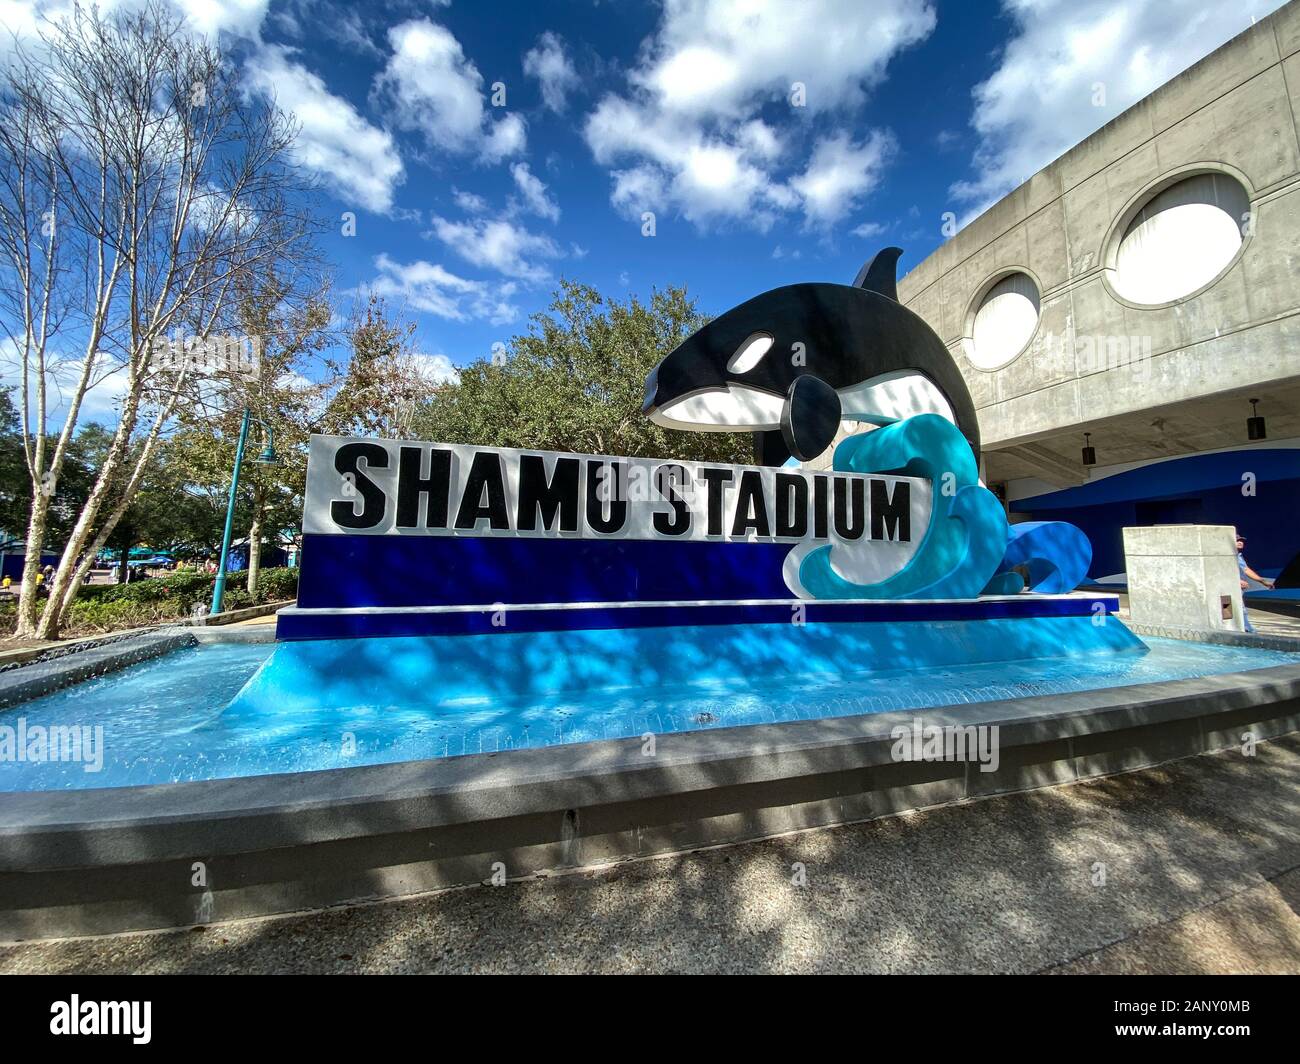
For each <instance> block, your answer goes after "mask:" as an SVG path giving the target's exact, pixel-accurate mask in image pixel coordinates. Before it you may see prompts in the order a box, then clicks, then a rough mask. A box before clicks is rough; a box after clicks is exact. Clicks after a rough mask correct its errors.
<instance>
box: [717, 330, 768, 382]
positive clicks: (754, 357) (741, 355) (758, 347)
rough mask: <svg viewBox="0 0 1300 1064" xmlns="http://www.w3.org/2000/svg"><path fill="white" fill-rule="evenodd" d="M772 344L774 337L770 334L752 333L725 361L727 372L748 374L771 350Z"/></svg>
mask: <svg viewBox="0 0 1300 1064" xmlns="http://www.w3.org/2000/svg"><path fill="white" fill-rule="evenodd" d="M773 342H774V337H773V336H772V335H771V334H770V333H761V332H757V333H753V334H752V335H751V336H749V337H748V338H747V339H746V340H745V342H744V343H742V344H741V345H740V346H739V347H738V348H736V353H735V354H734V355H732V356H731V357H730V358H729V359H727V372H728V373H748V372H749V371H750V370H751V369H753V368H754V367H755V366H757V365H758V364H759V363H760V362H762V361H763V356H764V355H766V354H767V353H768V351H770V350H771V348H772V344H773Z"/></svg>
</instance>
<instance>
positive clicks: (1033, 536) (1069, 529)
mask: <svg viewBox="0 0 1300 1064" xmlns="http://www.w3.org/2000/svg"><path fill="white" fill-rule="evenodd" d="M1091 564H1092V543H1090V542H1089V540H1088V537H1087V536H1085V535H1084V534H1083V532H1082V531H1080V530H1079V529H1078V528H1075V526H1074V525H1072V524H1069V523H1068V522H1066V521H1025V522H1024V523H1022V524H1018V525H1011V526H1010V527H1009V528H1008V531H1007V548H1006V551H1005V552H1004V554H1003V556H1002V562H1001V564H1000V565H999V566H998V571H997V574H996V575H995V576H994V577H993V580H992V581H990V583H989V586H988V587H986V588H985V591H984V593H985V594H988V595H997V594H1013V593H1014V591H1007V590H1001V589H1002V588H1005V587H1007V586H1009V581H1008V580H1007V578H1008V577H1015V578H1016V582H1017V583H1021V582H1023V581H1022V580H1021V577H1020V574H1019V573H1014V572H1012V571H1011V570H1013V569H1015V568H1016V567H1017V566H1019V567H1021V568H1023V569H1025V570H1026V571H1027V572H1028V573H1029V580H1028V582H1027V583H1028V586H1029V588H1030V590H1032V591H1037V592H1039V593H1040V594H1044V595H1064V594H1066V593H1067V592H1070V591H1073V590H1074V589H1075V588H1076V587H1078V586H1079V582H1080V581H1081V580H1082V579H1083V578H1084V577H1085V576H1087V575H1088V566H1090V565H1091ZM1015 590H1016V591H1018V590H1019V588H1018V587H1017V588H1015Z"/></svg>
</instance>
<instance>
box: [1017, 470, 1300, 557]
mask: <svg viewBox="0 0 1300 1064" xmlns="http://www.w3.org/2000/svg"><path fill="white" fill-rule="evenodd" d="M1246 474H1250V475H1252V476H1253V478H1254V494H1253V495H1249V494H1244V493H1243V490H1242V489H1243V485H1244V483H1245V481H1244V480H1243V477H1244V476H1245V475H1246ZM1011 510H1012V511H1013V512H1015V513H1019V514H1025V515H1028V516H1030V517H1032V518H1033V519H1035V520H1051V521H1069V522H1070V523H1071V524H1074V525H1077V526H1078V527H1079V528H1080V529H1082V530H1083V532H1084V534H1085V535H1087V536H1088V538H1089V539H1090V540H1092V566H1091V568H1090V569H1089V570H1088V575H1089V576H1091V577H1094V578H1095V577H1098V576H1105V575H1107V574H1109V573H1118V572H1122V571H1123V570H1124V544H1123V529H1124V527H1125V526H1126V525H1139V526H1142V525H1168V524H1178V525H1183V524H1206V525H1233V526H1235V527H1236V528H1237V530H1238V531H1239V532H1240V533H1241V534H1242V535H1244V536H1246V558H1247V560H1248V561H1249V562H1250V564H1251V567H1252V568H1254V569H1256V570H1257V571H1259V572H1261V573H1263V574H1264V575H1266V576H1268V575H1272V574H1273V573H1275V572H1277V571H1278V570H1280V569H1281V568H1282V567H1283V566H1285V565H1286V564H1287V562H1289V561H1290V560H1291V559H1292V558H1293V557H1295V555H1296V554H1297V553H1300V450H1294V449H1282V448H1275V449H1262V450H1249V451H1230V452H1225V453H1220V454H1205V455H1190V456H1188V457H1186V458H1175V459H1172V460H1170V461H1167V462H1156V463H1153V464H1151V465H1147V466H1143V467H1141V468H1140V469H1132V470H1129V471H1128V472H1126V473H1117V474H1115V475H1114V476H1110V477H1106V478H1104V479H1102V480H1098V481H1094V482H1092V483H1090V484H1082V485H1080V486H1079V487H1076V488H1066V489H1064V490H1062V491H1055V492H1050V493H1048V494H1046V495H1036V496H1034V497H1032V498H1029V499H1021V500H1019V501H1017V502H1014V503H1012V504H1011Z"/></svg>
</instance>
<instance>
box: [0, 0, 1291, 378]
mask: <svg viewBox="0 0 1300 1064" xmlns="http://www.w3.org/2000/svg"><path fill="white" fill-rule="evenodd" d="M131 2H132V0H118V3H131ZM174 3H175V6H176V7H177V8H178V9H180V10H182V11H183V12H185V13H186V14H187V17H188V18H189V19H190V22H191V25H192V26H193V27H194V29H195V31H196V32H203V33H215V34H220V35H223V37H224V38H225V39H226V41H227V42H228V43H229V44H230V46H231V48H232V50H233V54H235V55H237V56H238V57H239V59H240V61H241V63H242V70H243V75H244V77H245V79H246V82H247V86H248V91H249V92H250V93H254V94H261V95H263V96H266V97H274V98H275V99H276V100H277V101H278V102H279V103H280V105H281V106H283V107H285V108H286V109H289V110H292V111H294V112H295V113H296V115H297V117H298V119H299V121H300V122H301V124H302V131H301V134H300V139H299V145H298V153H299V161H300V162H301V164H302V165H303V166H304V167H305V168H307V169H308V170H310V171H312V172H313V173H314V174H315V175H316V176H317V177H318V178H319V180H320V182H321V185H322V194H321V197H320V201H319V209H320V211H321V212H322V214H324V215H325V216H327V217H332V218H333V219H334V220H335V225H334V227H333V229H332V232H331V233H330V234H327V235H326V237H325V238H324V241H323V244H324V249H325V251H326V253H327V255H328V256H329V258H330V259H331V260H332V262H333V263H334V266H335V269H336V276H337V290H338V295H339V302H340V304H341V306H343V307H344V308H346V306H347V305H349V303H350V302H351V299H352V298H353V297H354V295H355V294H356V293H362V292H365V291H367V290H375V291H379V292H381V293H383V294H385V295H386V296H387V297H388V299H389V300H390V302H391V303H392V304H393V305H394V306H395V307H397V308H400V309H404V310H405V311H406V312H407V313H409V314H410V315H411V316H413V317H415V318H416V320H417V321H418V323H419V331H418V342H419V347H420V349H421V351H422V352H424V353H426V354H428V355H429V356H435V362H436V364H438V365H440V366H442V367H444V368H449V367H450V366H451V365H459V364H464V363H465V362H468V361H470V360H472V359H474V358H477V357H481V356H484V355H487V354H489V352H490V351H491V348H492V345H493V343H495V342H497V341H505V340H508V339H509V337H510V336H511V335H513V334H515V333H517V332H520V331H522V330H523V329H524V328H525V326H526V320H527V317H528V315H529V314H531V313H533V312H535V311H537V310H540V309H542V308H543V307H545V305H546V304H547V302H548V301H549V298H550V293H551V291H552V289H553V287H554V285H555V282H556V280H557V279H558V278H559V277H561V276H567V277H572V278H574V279H577V280H581V281H584V282H587V283H590V284H591V285H593V286H595V287H596V288H597V289H598V290H600V291H601V292H604V293H607V294H610V295H613V296H618V297H620V298H621V297H622V296H624V295H625V294H627V293H628V292H635V293H638V294H641V295H648V293H649V292H650V290H651V289H652V288H653V287H655V286H664V285H669V284H684V285H686V286H687V287H688V289H689V291H690V292H691V293H692V294H693V295H694V296H696V297H697V298H698V300H699V303H700V306H701V308H702V309H703V310H705V311H706V312H709V313H720V312H721V311H724V310H726V309H727V308H729V307H730V306H732V305H734V304H735V303H737V302H740V301H741V300H743V299H746V298H748V297H750V296H752V295H755V294H757V293H758V292H760V291H763V290H765V289H768V288H772V287H775V286H777V285H781V284H786V283H791V282H795V281H803V280H834V281H843V282H848V281H850V280H851V279H852V277H853V274H854V273H855V271H856V270H857V268H858V267H859V266H860V265H861V263H862V262H863V261H864V260H865V259H867V258H869V257H870V255H871V254H873V253H874V251H875V250H876V249H878V248H879V247H881V246H884V245H886V244H897V245H899V246H901V247H903V248H904V249H905V256H904V259H903V264H902V269H903V270H907V269H910V268H911V267H912V266H914V265H915V264H916V263H917V262H919V261H920V260H921V259H922V258H924V257H925V256H926V255H928V254H929V253H930V252H931V251H933V250H934V248H935V247H936V246H938V244H939V243H940V242H941V241H942V240H943V239H944V233H943V229H942V226H943V219H944V215H945V213H946V212H951V214H952V215H954V216H956V217H957V218H958V219H959V220H960V221H963V222H964V221H966V220H968V219H969V218H970V217H973V216H974V215H975V214H977V213H978V212H979V211H980V210H982V209H983V208H984V207H986V206H987V205H988V204H989V203H991V202H993V201H995V200H996V199H997V198H999V197H1000V196H1001V195H1003V194H1004V193H1006V192H1007V191H1009V190H1010V189H1011V188H1014V187H1015V185H1016V184H1018V183H1019V182H1020V181H1021V180H1023V179H1024V178H1025V177H1028V176H1029V175H1030V174H1032V173H1033V172H1034V171H1035V170H1037V169H1039V168H1041V167H1042V166H1043V165H1045V164H1046V163H1048V162H1049V161H1051V159H1052V158H1054V157H1055V156H1056V155H1058V154H1060V152H1061V151H1063V150H1065V149H1066V148H1068V147H1070V146H1071V145H1072V144H1074V143H1075V142H1077V141H1078V140H1079V139H1081V138H1082V137H1084V136H1086V135H1087V134H1088V133H1090V132H1092V131H1093V130H1095V129H1096V128H1098V127H1099V126H1101V125H1102V124H1104V123H1105V122H1106V121H1108V120H1109V119H1111V118H1113V117H1114V116H1115V115H1116V114H1118V113H1119V112H1120V111H1122V110H1123V109H1124V108H1125V107H1127V106H1129V105H1130V104H1132V103H1133V102H1135V101H1136V100H1137V99H1140V98H1141V97H1142V96H1143V95H1145V94H1146V93H1148V92H1150V91H1151V90H1152V89H1153V88H1155V87H1156V86H1157V85H1159V84H1161V83H1163V82H1164V81H1166V80H1168V79H1169V78H1170V77H1172V76H1173V75H1174V74H1176V73H1177V72H1178V71H1180V70H1182V69H1184V68H1185V67H1187V66H1189V65H1190V64H1191V63H1193V62H1195V61H1196V60H1197V59H1199V58H1200V57H1202V56H1203V55H1205V54H1207V53H1208V52H1209V51H1211V50H1213V49H1214V48H1215V47H1217V46H1218V45H1220V44H1222V43H1223V42H1224V41H1226V40H1227V39H1229V38H1230V37H1231V36H1233V35H1234V34H1236V33H1238V32H1240V31H1241V30H1242V29H1244V28H1246V27H1247V26H1249V25H1250V23H1251V21H1252V18H1256V17H1259V16H1262V15H1264V14H1267V13H1268V12H1269V11H1270V10H1273V9H1274V8H1276V7H1277V6H1279V4H1278V3H1277V2H1276V0H1234V3H1232V4H1222V3H1217V2H1215V3H1211V2H1209V0H1003V2H1002V3H998V2H995V0H799V2H797V3H796V2H793V0H771V2H763V0H718V2H704V0H668V2H665V3H646V2H641V0H599V2H597V0H570V2H563V0H562V2H553V3H546V4H541V3H535V2H513V0H494V2H492V3H486V2H483V0H479V2H473V3H471V2H468V0H454V2H450V3H447V2H441V0H396V2H393V3H387V4H383V5H380V4H369V3H367V4H345V3H340V2H337V0H174ZM61 6H65V4H64V3H63V2H62V0H60V2H58V3H54V4H49V3H45V4H32V3H27V2H23V0H0V19H3V20H4V21H5V22H6V24H7V25H8V26H9V27H10V28H13V29H16V30H17V31H18V32H20V33H21V32H22V31H23V27H24V25H26V24H27V23H28V22H29V20H30V19H31V17H32V15H33V11H34V10H35V9H38V8H43V9H45V10H47V11H48V10H57V9H58V8H59V7H61ZM112 6H117V5H116V4H111V3H110V4H104V3H101V7H112ZM497 84H499V85H500V86H503V87H504V94H505V105H504V106H500V107H498V106H494V105H493V99H492V96H493V91H494V89H493V87H494V85H497ZM800 86H802V91H801V92H800ZM1099 89H1100V91H1099ZM498 95H499V94H498ZM345 212H350V214H351V215H353V216H355V235H353V236H344V235H343V233H342V228H343V225H344V215H345ZM645 212H653V214H654V230H655V232H654V235H653V236H644V235H642V230H643V220H642V219H643V215H644V214H645ZM436 356H445V357H446V360H447V362H445V363H444V362H443V360H442V359H437V358H436Z"/></svg>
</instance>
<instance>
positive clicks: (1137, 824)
mask: <svg viewBox="0 0 1300 1064" xmlns="http://www.w3.org/2000/svg"><path fill="white" fill-rule="evenodd" d="M1298 867H1300V736H1297V735H1291V736H1288V737H1286V738H1284V739H1281V740H1279V741H1276V742H1272V743H1265V744H1261V745H1260V746H1259V747H1258V749H1257V756H1255V757H1253V758H1248V757H1245V756H1243V755H1242V754H1241V753H1239V752H1237V751H1229V752H1226V753H1221V754H1212V755H1205V756H1202V757H1198V758H1193V759H1189V760H1185V761H1180V762H1175V763H1172V764H1170V765H1165V766H1162V767H1159V768H1155V769H1150V770H1147V771H1144V772H1138V773H1132V774H1129V775H1125V776H1117V777H1111V778H1109V779H1102V780H1095V781H1092V782H1088V783H1082V784H1076V785H1073V786H1068V787H1060V788H1056V789H1053V790H1047V791H1038V792H1033V793H1029V794H1019V795H1011V796H1006V797H999V798H993V799H988V800H984V801H978V802H971V803H965V804H962V805H957V806H948V807H944V808H941V809H934V810H930V811H927V812H921V813H911V814H906V815H904V816H899V817H895V818H892V819H887V820H880V821H875V822H872V823H868V824H860V825H855V826H850V827H845V828H838V829H832V830H827V831H820V832H813V833H808V834H803V835H796V836H789V837H785V838H779V839H772V840H768V841H765V842H760V843H753V844H749V845H744V846H736V847H731V848H726V849H719V850H711V851H703V852H696V853H691V854H685V855H681V856H676V857H671V858H663V859H659V860H652V861H645V862H640V863H635V864H628V865H623V866H621V867H618V868H615V869H610V870H606V871H601V872H588V873H581V874H576V875H571V876H562V877H553V878H550V879H547V880H530V881H528V882H521V883H508V884H506V885H505V886H501V887H489V886H483V887H476V888H470V889H464V890H456V891H450V892H446V893H442V894H436V895H427V896H424V897H420V898H415V899H408V900H403V901H397V902H388V903H384V904H380V905H373V906H365V907H356V908H351V909H339V910H331V911H326V912H322V913H317V914H313V915H307V916H300V917H288V918H279V919H273V920H260V921H247V922H244V923H238V924H226V925H215V926H211V927H208V928H206V929H203V930H201V931H188V932H165V933H150V934H137V935H124V936H117V937H112V938H103V939H90V940H80V941H65V942H54V943H40V944H32V945H23V946H14V947H8V948H4V949H0V972H183V971H188V972H358V971H364V972H409V971H444V972H535V971H541V972H593V971H594V972H658V971H687V972H690V971H696V972H713V971H722V972H819V971H826V972H829V971H847V972H953V971H956V972H966V971H973V972H1003V971H1006V972H1035V971H1161V972H1202V971H1206V972H1235V971H1243V972H1245V971H1249V972H1290V973H1296V972H1300V919H1298V918H1297V916H1296V907H1297V905H1298V904H1300V898H1298V897H1297V895H1298V894H1300V883H1298V878H1300V873H1297V871H1296V870H1297V868H1298ZM800 882H802V883H803V884H804V885H799V883H800Z"/></svg>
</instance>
